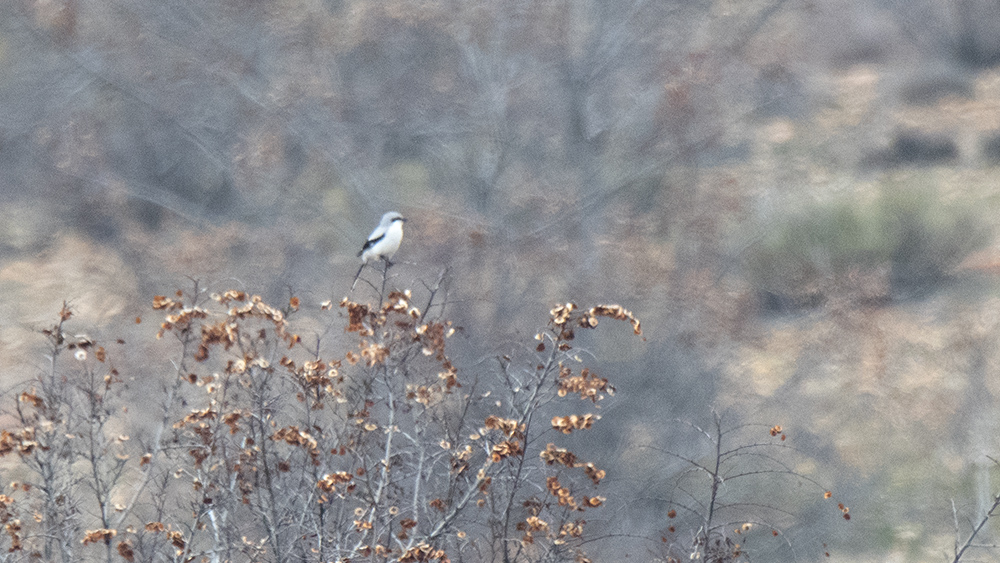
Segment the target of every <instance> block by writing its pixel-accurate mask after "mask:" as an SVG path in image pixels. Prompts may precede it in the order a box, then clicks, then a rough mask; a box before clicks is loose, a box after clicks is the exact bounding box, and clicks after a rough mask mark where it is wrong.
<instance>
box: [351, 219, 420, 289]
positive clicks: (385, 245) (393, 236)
mask: <svg viewBox="0 0 1000 563" xmlns="http://www.w3.org/2000/svg"><path fill="white" fill-rule="evenodd" d="M404 222H406V219H405V218H404V217H403V216H402V215H400V214H399V213H398V212H396V211H390V212H388V213H386V214H385V215H383V216H382V220H381V221H379V224H378V226H377V227H375V230H374V231H372V234H370V235H368V240H367V241H365V245H364V246H363V247H361V250H360V251H359V252H358V256H360V257H361V267H360V268H358V273H357V274H355V275H354V283H353V284H351V289H352V290H353V289H354V286H355V285H357V283H358V277H360V276H361V271H362V270H364V269H365V265H366V264H368V261H369V260H385V265H386V268H388V267H389V266H391V265H392V262H391V260H392V256H393V255H394V254H396V251H397V250H399V243H401V242H403V223H404Z"/></svg>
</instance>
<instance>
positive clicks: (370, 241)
mask: <svg viewBox="0 0 1000 563" xmlns="http://www.w3.org/2000/svg"><path fill="white" fill-rule="evenodd" d="M384 238H385V233H382V234H381V235H380V236H377V237H375V238H370V239H368V240H366V241H365V245H364V246H362V247H361V250H359V251H358V256H361V255H362V254H364V253H365V251H366V250H368V249H369V248H371V246H372V245H373V244H375V243H377V242H378V241H380V240H382V239H384Z"/></svg>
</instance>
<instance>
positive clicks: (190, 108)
mask: <svg viewBox="0 0 1000 563" xmlns="http://www.w3.org/2000/svg"><path fill="white" fill-rule="evenodd" d="M998 67H1000V6H998V4H997V2H996V1H995V0H961V1H956V2H950V3H945V2H937V1H934V0H911V1H907V2H901V1H898V0H833V1H830V2H824V3H821V4H816V3H813V2H807V1H801V0H759V1H758V0H749V1H741V2H731V1H726V0H718V1H700V0H699V1H679V0H678V1H673V0H667V1H651V0H645V1H644V0H635V1H631V0H630V1H625V2H622V1H608V0H581V1H577V2H566V1H555V0H553V1H542V2H528V1H517V0H510V1H486V2H475V3H468V2H458V1H449V0H441V1H421V2H415V1H409V0H385V1H381V2H371V1H368V2H365V1H361V0H278V1H274V2H243V1H241V2H237V1H231V0H217V1H212V2H192V1H186V0H159V1H149V0H139V1H135V0H129V1H124V0H96V1H86V0H21V1H17V2H6V3H3V4H2V5H0V109H2V111H0V205H2V206H3V207H2V208H3V210H4V212H5V213H4V218H3V221H0V362H2V366H3V369H4V373H5V374H6V376H5V377H6V378H7V380H9V381H11V382H12V383H11V384H13V382H15V381H18V380H21V379H24V378H25V377H28V376H31V375H33V373H34V370H36V368H37V364H38V363H39V362H40V361H41V360H40V359H39V358H40V357H41V356H39V355H38V354H37V351H38V350H39V344H40V342H39V339H38V338H37V335H36V334H35V333H33V331H34V330H36V329H38V328H40V327H42V326H45V322H46V319H49V318H50V317H51V315H52V313H53V312H54V311H58V310H59V308H60V304H61V303H62V301H63V300H64V299H68V300H70V302H71V304H72V305H73V307H74V308H75V310H76V311H77V312H78V317H79V318H81V319H86V321H87V322H88V323H90V324H91V325H92V326H95V327H97V328H95V330H98V331H100V332H101V333H102V334H101V335H99V336H104V337H108V338H112V339H113V338H117V337H119V336H122V337H125V338H127V339H131V340H132V341H134V342H137V343H140V344H139V345H138V346H137V347H136V348H134V349H135V350H136V352H135V358H133V360H134V363H135V365H137V366H140V369H141V366H144V365H152V364H155V363H156V362H157V361H159V360H160V359H161V358H162V356H159V355H158V354H159V352H156V351H155V350H154V349H153V348H152V347H151V346H152V345H151V344H146V343H150V341H151V340H152V339H151V335H152V334H153V333H154V332H155V327H154V326H150V324H149V323H147V324H141V323H140V324H136V323H135V320H137V319H136V317H140V318H141V317H142V316H143V315H146V314H147V304H148V303H149V300H150V298H151V296H152V295H153V294H156V293H164V292H169V291H171V290H172V289H173V288H175V287H178V286H180V285H183V284H187V283H188V282H187V281H186V280H187V278H188V277H191V278H197V279H199V280H201V282H202V283H203V284H204V285H208V286H210V287H213V288H215V289H222V288H223V286H224V287H238V288H240V289H246V290H248V291H253V292H256V293H261V294H262V295H264V296H265V298H266V299H268V300H271V301H275V302H278V301H281V300H282V299H287V297H288V294H289V292H290V291H293V292H295V294H296V295H299V296H301V297H302V299H303V304H304V305H303V308H304V309H305V308H308V307H310V306H312V307H313V309H316V308H317V307H318V304H319V303H320V302H322V301H325V300H328V299H334V300H339V299H340V297H342V296H343V295H345V294H346V293H347V291H348V289H349V287H350V279H351V276H352V274H353V272H354V271H355V268H356V266H357V262H356V260H357V259H356V257H355V252H356V251H357V249H358V245H359V243H360V242H361V241H362V240H363V239H364V237H365V236H366V235H367V234H368V232H369V231H370V229H371V228H372V226H373V225H374V224H375V222H376V221H377V219H378V217H379V216H380V215H381V214H382V213H383V212H384V211H387V210H390V209H393V210H399V211H401V212H403V213H404V214H405V215H406V216H407V217H409V219H410V220H409V222H408V223H407V226H406V229H407V230H406V238H405V240H404V242H403V246H402V248H401V249H400V252H399V254H397V260H398V261H399V262H400V264H399V265H398V267H397V268H394V273H395V274H396V275H397V276H398V277H397V278H396V279H395V280H394V281H395V283H396V284H397V285H399V286H400V287H419V286H420V284H421V282H423V283H426V284H428V285H429V284H432V283H433V282H434V280H435V279H437V276H438V274H439V272H440V271H441V270H442V269H443V268H446V267H447V268H449V272H450V277H449V279H450V283H451V293H450V295H451V296H452V299H453V302H452V304H451V307H452V310H451V316H452V317H453V318H455V317H457V320H458V321H459V324H464V325H466V326H468V327H470V328H469V330H470V331H476V334H469V335H468V336H469V338H468V343H469V344H468V350H466V351H465V352H466V361H465V364H464V366H462V367H463V368H464V369H476V368H475V366H476V365H477V362H478V361H479V359H480V358H482V357H484V356H490V355H495V354H499V353H504V352H505V351H506V350H507V349H508V348H510V347H511V346H513V345H514V344H513V342H515V341H517V340H520V341H523V337H524V336H525V335H528V336H530V335H531V334H533V331H534V330H535V327H537V326H538V325H539V324H540V323H544V322H545V319H546V312H547V311H548V310H549V307H550V306H551V305H552V303H555V302H558V301H566V300H575V301H580V302H588V303H597V302H618V303H621V304H623V305H625V306H627V307H629V308H630V309H632V310H633V311H635V313H636V314H637V315H638V316H639V317H640V318H641V319H642V321H643V326H644V330H645V333H646V338H647V340H646V341H645V342H643V343H639V342H635V341H632V340H629V339H625V338H620V339H619V338H617V337H615V336H608V337H607V338H608V339H607V340H601V339H595V341H594V342H593V343H592V346H593V349H594V353H595V355H596V356H597V357H598V358H599V359H600V361H601V363H602V365H601V368H600V369H603V370H605V371H608V372H611V373H614V374H616V375H615V376H614V380H615V381H616V385H618V386H619V395H618V397H617V399H616V401H617V402H616V405H617V406H616V407H612V408H609V409H608V411H607V412H606V413H604V418H603V420H602V425H601V428H599V429H595V432H597V433H601V434H600V436H601V442H600V443H599V444H598V446H599V447H600V448H601V451H602V455H603V456H604V457H603V459H602V460H601V461H602V463H603V464H604V466H606V467H608V468H609V479H608V482H609V483H613V484H614V486H616V487H618V488H619V491H620V493H619V494H618V495H617V496H618V497H619V498H625V499H630V502H628V503H627V504H626V505H624V506H621V507H620V508H619V510H620V512H619V515H620V518H615V519H613V520H614V521H616V522H619V523H627V525H628V526H630V527H631V530H632V531H633V532H634V531H636V530H638V531H639V532H640V533H643V534H657V533H659V532H658V531H659V530H661V529H662V528H663V526H664V522H665V520H664V513H665V510H666V508H665V507H666V503H665V502H664V501H663V500H662V499H663V498H665V497H666V496H667V494H668V489H669V487H670V483H671V482H673V481H672V478H671V476H672V475H673V472H674V471H676V470H677V469H678V468H680V467H681V465H682V464H680V465H675V464H673V462H672V461H670V460H664V459H659V458H657V457H656V456H655V455H652V454H651V453H650V451H649V450H648V449H646V448H647V447H648V446H650V445H655V446H657V447H659V448H667V449H671V450H673V451H686V449H687V450H690V451H688V452H687V454H686V455H690V456H697V455H701V454H699V452H702V453H704V452H703V451H702V449H703V448H704V447H705V444H704V443H699V442H698V441H696V440H691V439H690V436H688V435H687V434H685V432H683V431H681V430H679V429H678V428H677V425H676V424H675V423H674V422H673V421H675V420H676V419H685V420H693V421H702V422H704V421H710V420H712V417H713V414H712V413H713V411H715V412H722V413H727V414H726V416H727V417H734V419H735V420H737V421H749V422H759V423H763V424H766V425H770V424H782V425H783V426H784V427H785V428H786V430H787V431H788V432H789V435H790V436H791V438H792V439H794V440H796V441H797V445H798V446H799V447H801V448H803V449H804V450H805V451H807V452H808V454H809V455H810V456H811V458H810V459H811V460H812V463H805V464H803V465H802V466H800V467H796V469H797V470H798V471H799V472H801V473H803V474H807V475H809V477H811V478H813V479H816V480H818V481H820V482H825V483H829V484H830V486H831V488H833V489H834V490H836V491H838V495H839V496H840V497H841V498H844V499H845V502H847V503H848V504H850V505H851V507H852V515H853V519H852V520H851V522H850V524H849V525H847V526H844V525H838V526H836V527H834V528H830V527H829V526H828V525H826V524H823V522H826V520H824V519H821V518H817V517H815V515H812V514H810V513H809V512H808V507H807V506H801V507H797V508H796V507H793V508H790V510H792V513H793V516H794V518H793V524H794V527H796V528H797V529H801V530H802V532H803V537H804V539H802V540H800V541H801V542H802V544H801V546H802V548H803V549H802V550H801V553H802V558H804V559H811V558H812V555H813V554H814V553H818V551H814V550H813V549H814V548H816V549H819V548H818V547H817V546H818V545H819V544H821V543H826V544H828V545H829V546H830V548H831V550H832V551H834V552H835V553H836V552H838V551H839V553H841V554H843V553H848V554H849V556H848V558H849V559H850V560H854V561H887V560H889V561H923V560H935V561H936V560H940V559H942V558H943V557H944V555H943V554H947V553H948V552H949V551H950V550H951V549H952V543H953V541H954V535H955V532H954V524H953V522H954V518H953V515H952V500H954V502H955V506H956V507H957V513H958V514H959V522H960V525H961V527H962V528H963V530H966V528H965V526H966V522H967V521H968V520H969V519H971V520H976V519H977V518H978V517H979V516H981V515H982V513H983V511H984V510H985V508H986V507H988V506H989V500H990V495H991V494H993V493H994V492H995V491H996V490H997V489H998V486H1000V483H998V482H1000V473H998V472H997V471H996V465H995V464H994V463H993V462H992V461H991V460H990V457H989V456H993V457H997V455H998V454H1000V444H997V440H996V438H995V436H996V432H995V423H994V422H993V421H994V420H996V418H997V414H998V412H997V407H998V402H997V399H996V397H997V395H998V394H1000V378H998V374H997V366H998V361H1000V358H998V356H997V347H996V342H997V337H998V336H1000V316H998V315H997V313H996V311H997V310H998V304H1000V294H998V286H997V277H996V276H997V273H998V271H1000V253H998V249H997V247H996V240H995V237H994V233H995V229H996V223H997V219H996V218H997V216H998V214H997V211H998V209H997V208H998V205H1000V198H998V195H1000V194H998V191H997V171H998V170H997V167H998V166H1000V68H998ZM355 298H360V297H358V296H357V295H355ZM473 327H474V328H473ZM484 342H487V343H488V344H489V346H490V347H488V348H486V349H484V348H483V346H484V345H483V343H484ZM143 346H147V347H146V348H143ZM137 400H141V399H137ZM593 436H594V435H593V434H592V435H589V437H590V439H593ZM782 486H784V485H782ZM658 487H662V491H660V489H659V488H658ZM661 492H662V494H661ZM797 510H800V511H799V512H796V511H797ZM609 525H611V524H609ZM984 541H985V540H984ZM635 555H636V556H637V557H643V556H644V554H641V553H640V554H635Z"/></svg>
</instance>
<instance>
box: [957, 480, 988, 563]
mask: <svg viewBox="0 0 1000 563" xmlns="http://www.w3.org/2000/svg"><path fill="white" fill-rule="evenodd" d="M997 508H1000V495H997V496H996V497H994V498H993V505H992V506H990V509H989V510H988V511H986V515H985V516H983V519H982V520H980V521H979V524H977V525H976V527H975V528H973V529H972V533H971V534H969V538H968V539H967V540H965V544H964V545H962V547H961V549H957V550H956V551H955V558H954V559H952V563H958V561H959V560H960V559H961V558H962V555H963V554H964V553H965V551H966V550H967V549H969V548H970V547H972V540H974V539H976V534H978V533H979V531H980V530H982V529H983V527H984V526H986V523H987V522H989V520H990V518H992V517H993V512H994V511H996V509H997ZM955 531H956V533H957V532H958V525H957V523H956V525H955ZM956 546H957V542H956Z"/></svg>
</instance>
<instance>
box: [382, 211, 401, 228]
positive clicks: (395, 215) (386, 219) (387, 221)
mask: <svg viewBox="0 0 1000 563" xmlns="http://www.w3.org/2000/svg"><path fill="white" fill-rule="evenodd" d="M393 221H404V222H405V221H406V218H404V217H403V216H402V215H400V214H399V212H397V211H390V212H388V213H386V214H385V215H383V216H382V221H381V222H379V225H380V226H382V227H386V228H388V227H389V225H391V224H392V222H393Z"/></svg>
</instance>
